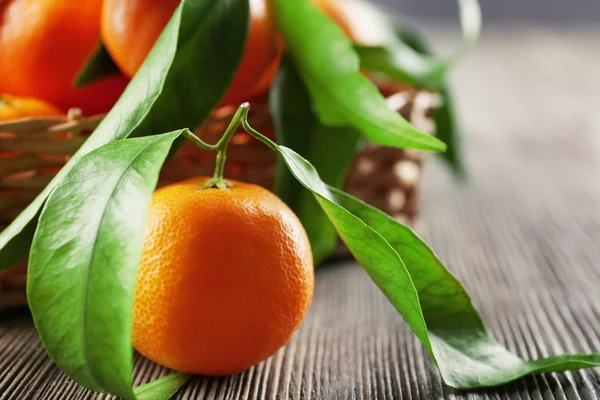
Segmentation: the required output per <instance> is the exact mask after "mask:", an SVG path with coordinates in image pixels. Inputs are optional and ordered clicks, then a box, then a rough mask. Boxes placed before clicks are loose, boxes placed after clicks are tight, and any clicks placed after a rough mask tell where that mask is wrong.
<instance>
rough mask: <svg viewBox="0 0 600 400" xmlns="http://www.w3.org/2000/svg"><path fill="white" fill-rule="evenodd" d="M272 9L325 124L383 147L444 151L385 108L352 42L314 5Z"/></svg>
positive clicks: (298, 0)
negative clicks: (358, 133) (354, 131)
mask: <svg viewBox="0 0 600 400" xmlns="http://www.w3.org/2000/svg"><path fill="white" fill-rule="evenodd" d="M272 6H273V9H274V11H275V16H276V20H277V22H278V26H279V28H280V29H281V31H282V33H283V35H284V37H285V39H286V43H287V44H288V46H289V49H290V52H291V54H292V57H293V59H294V62H295V64H296V67H297V69H298V72H299V74H300V76H301V78H302V80H303V81H304V84H305V85H306V87H307V88H308V91H309V93H310V95H311V99H312V101H313V104H314V106H315V108H316V111H317V115H318V116H319V119H320V121H321V122H322V123H323V124H325V125H329V126H343V127H345V126H350V127H352V128H355V129H357V130H359V131H361V132H362V133H363V134H364V135H365V136H366V137H367V138H368V139H369V140H370V141H372V142H374V143H377V144H380V145H383V146H390V147H400V148H415V149H421V150H428V151H443V150H444V149H445V145H444V144H443V143H442V142H441V141H439V140H438V139H436V138H434V137H432V136H430V135H428V134H426V133H423V132H420V131H418V130H417V129H415V128H414V127H413V126H412V125H411V124H410V123H409V122H407V121H406V120H405V119H404V118H402V116H401V115H399V114H398V113H397V112H395V111H394V110H391V109H390V108H389V107H388V106H387V103H386V101H385V98H384V97H383V96H382V95H381V93H380V92H379V90H378V89H377V87H376V86H375V85H374V84H373V83H372V82H370V81H369V80H368V79H367V78H366V77H365V76H363V75H362V74H361V73H360V71H359V59H358V56H357V54H356V52H355V51H354V49H353V47H352V43H351V42H350V40H349V39H348V38H347V37H346V35H345V34H344V33H343V32H342V30H341V29H340V28H339V27H338V26H337V25H336V24H335V23H334V22H333V21H331V20H330V19H329V18H327V17H326V16H325V15H324V14H323V13H322V12H321V11H319V9H318V8H317V7H316V6H315V5H314V4H312V2H310V1H305V0H273V1H272Z"/></svg>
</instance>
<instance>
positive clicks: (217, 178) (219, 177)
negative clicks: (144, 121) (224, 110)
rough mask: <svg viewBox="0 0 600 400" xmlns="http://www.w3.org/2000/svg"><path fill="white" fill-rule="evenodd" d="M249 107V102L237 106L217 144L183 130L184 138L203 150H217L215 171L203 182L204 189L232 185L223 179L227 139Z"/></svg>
mask: <svg viewBox="0 0 600 400" xmlns="http://www.w3.org/2000/svg"><path fill="white" fill-rule="evenodd" d="M249 109H250V104H248V103H243V104H242V105H240V106H239V108H238V109H237V111H236V112H235V114H234V115H233V118H232V119H231V122H230V123H229V126H228V127H227V130H225V133H224V134H223V136H222V137H221V139H219V142H218V143H217V144H208V143H206V142H205V141H203V140H202V139H200V138H199V137H198V136H196V135H194V134H193V133H192V132H191V131H186V132H184V134H183V135H184V136H185V137H186V138H188V139H190V140H191V141H193V142H194V143H196V144H197V145H198V146H199V147H200V148H202V149H204V150H208V151H216V152H217V159H216V162H215V172H214V174H213V177H212V178H211V179H209V180H208V181H206V182H205V183H204V186H203V187H204V188H205V189H207V188H219V189H227V188H228V187H231V186H232V184H231V182H228V181H227V180H225V179H224V178H223V169H224V168H225V159H226V154H227V146H228V145H229V141H230V140H231V138H232V137H233V134H234V133H235V131H236V130H237V128H238V126H239V125H240V124H244V122H245V121H246V120H247V118H248V110H249Z"/></svg>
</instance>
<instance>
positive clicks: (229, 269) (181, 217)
mask: <svg viewBox="0 0 600 400" xmlns="http://www.w3.org/2000/svg"><path fill="white" fill-rule="evenodd" d="M206 180H207V178H195V179H190V180H186V181H183V182H181V183H177V184H173V185H170V186H166V187H163V188H161V189H159V190H157V191H156V192H155V194H154V195H153V197H152V200H151V204H150V207H149V212H148V222H147V230H146V237H145V241H144V248H143V254H142V259H141V263H140V267H139V274H138V278H137V284H136V291H135V303H134V316H133V344H134V347H135V348H136V349H137V350H138V351H139V352H140V353H141V354H143V355H144V356H146V357H147V358H149V359H151V360H153V361H155V362H157V363H158V364H161V365H164V366H167V367H169V368H172V369H174V370H177V371H182V372H188V373H195V374H205V375H228V374H233V373H238V372H240V371H243V370H245V369H248V368H250V367H251V366H253V365H255V364H257V363H259V362H260V361H262V360H264V359H266V358H268V357H269V356H271V355H272V354H274V353H275V352H276V351H277V350H278V349H279V348H281V347H282V346H283V345H285V344H286V343H287V342H288V341H289V339H290V338H291V336H292V334H293V333H294V332H295V331H296V329H297V328H298V326H299V325H300V323H301V321H302V319H303V318H304V315H305V313H306V311H307V310H308V307H309V305H310V302H311V299H312V295H313V289H314V273H313V261H312V254H311V249H310V244H309V241H308V238H307V236H306V232H305V231H304V228H303V227H302V224H301V223H300V221H299V220H298V218H297V217H296V216H295V215H294V213H293V212H292V211H291V210H290V209H289V208H288V207H287V205H286V204H285V203H283V202H282V201H281V200H280V199H279V198H278V197H277V196H275V195H274V194H272V193H271V192H269V191H268V190H266V189H264V188H262V187H260V186H256V185H252V184H246V183H241V182H235V181H231V183H232V184H233V186H232V187H230V188H229V189H216V188H214V189H213V188H210V189H204V188H203V183H204V182H205V181H206Z"/></svg>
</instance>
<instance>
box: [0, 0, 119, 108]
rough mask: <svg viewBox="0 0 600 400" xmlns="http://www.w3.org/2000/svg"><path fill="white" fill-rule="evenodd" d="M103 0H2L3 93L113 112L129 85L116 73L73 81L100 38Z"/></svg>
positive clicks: (0, 51)
mask: <svg viewBox="0 0 600 400" xmlns="http://www.w3.org/2000/svg"><path fill="white" fill-rule="evenodd" d="M101 6H102V0H86V1H56V0H5V1H0V54H1V57H2V61H1V62H0V93H9V94H12V95H15V96H28V97H37V98H39V99H43V100H46V101H49V102H51V103H53V104H55V105H57V106H58V107H60V108H62V109H63V110H66V109H68V108H70V107H79V108H81V109H82V110H83V112H84V113H86V114H93V113H98V112H105V111H108V110H109V109H110V108H111V107H112V105H113V104H114V103H115V101H116V100H117V99H118V98H119V96H120V94H121V92H122V91H123V89H124V88H125V86H126V84H127V79H126V78H125V77H123V76H121V75H115V76H112V77H108V78H105V79H103V80H100V81H98V82H95V83H93V84H91V85H89V86H87V87H84V88H80V89H77V88H74V87H72V85H71V83H72V81H73V79H74V77H75V75H76V73H77V72H78V71H79V69H80V68H81V67H82V66H83V64H84V63H85V61H86V59H87V58H88V57H89V55H90V54H91V53H92V51H93V50H94V48H95V46H96V44H97V43H98V40H99V38H100V12H101Z"/></svg>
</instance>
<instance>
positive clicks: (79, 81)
mask: <svg viewBox="0 0 600 400" xmlns="http://www.w3.org/2000/svg"><path fill="white" fill-rule="evenodd" d="M120 72H121V71H120V70H119V67H117V65H116V64H115V63H114V61H113V59H112V58H111V56H110V54H108V51H107V50H106V47H104V43H102V41H98V44H97V45H96V48H95V49H94V52H93V53H92V54H91V55H90V56H89V57H88V59H87V60H86V62H85V64H84V65H83V67H82V68H81V69H80V70H79V72H77V75H76V76H75V79H74V80H73V86H75V87H83V86H85V85H87V84H89V83H92V82H95V81H97V80H98V79H101V78H104V77H107V76H109V75H113V74H118V73H120Z"/></svg>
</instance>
